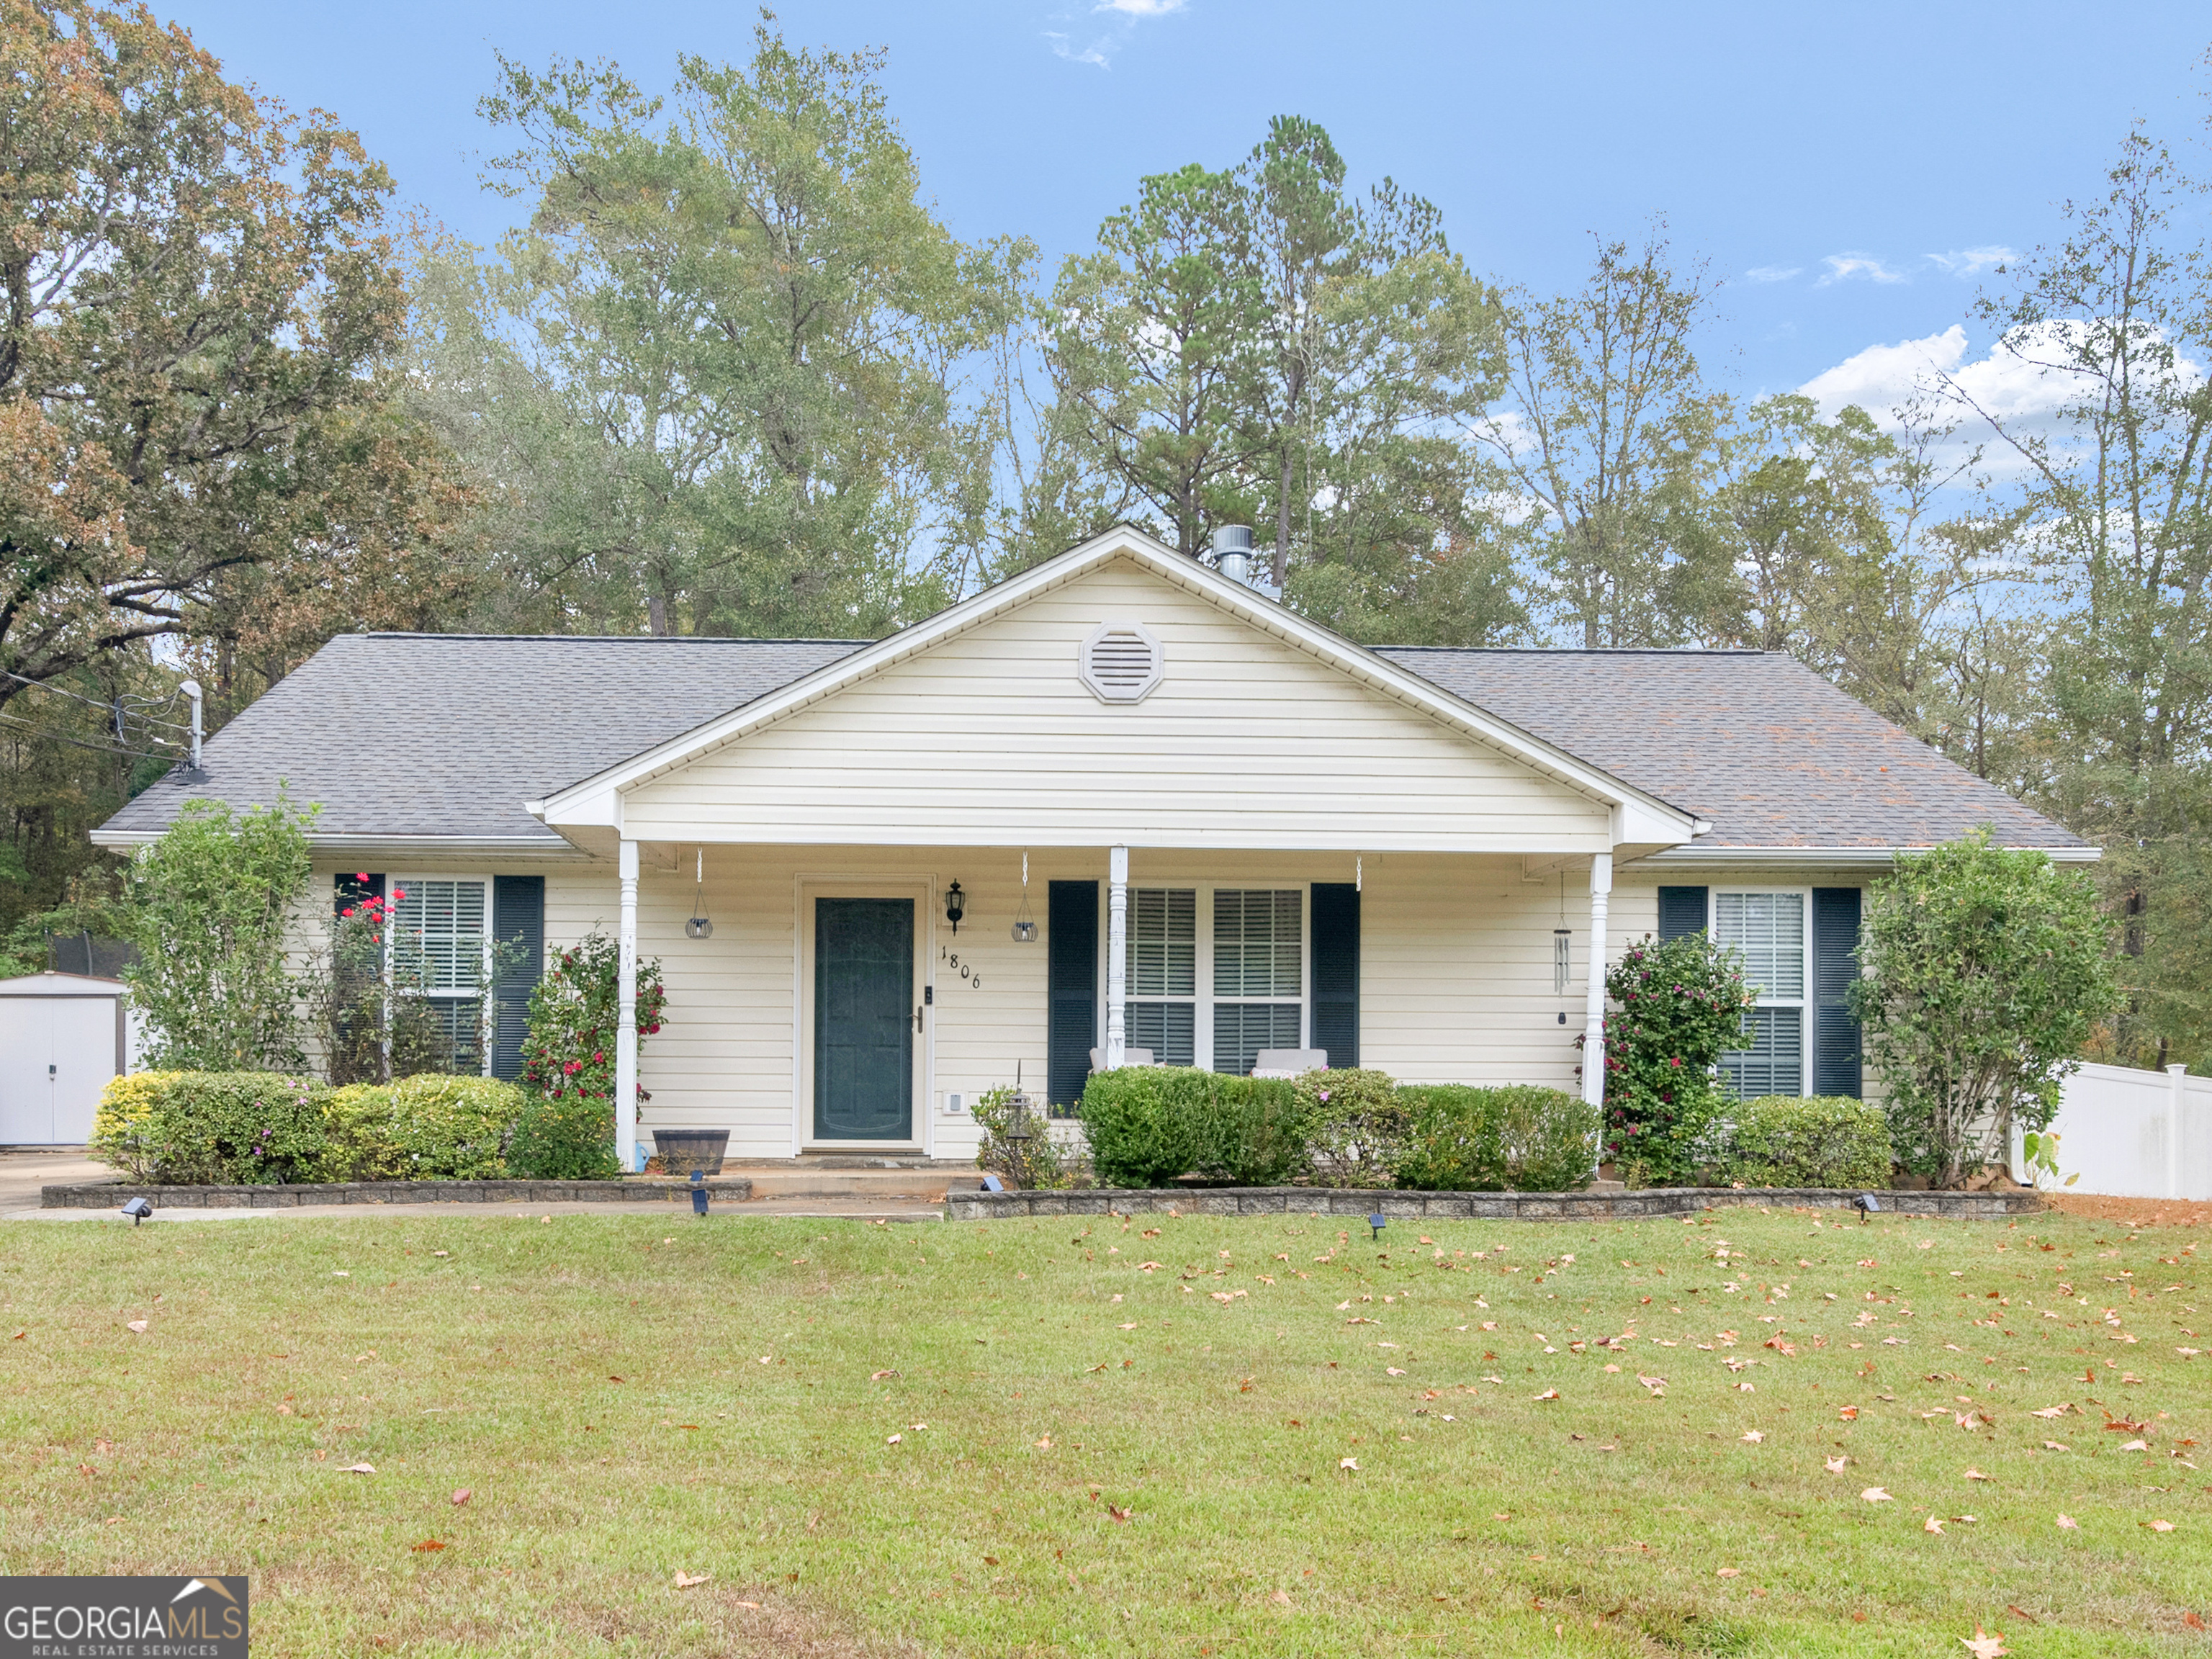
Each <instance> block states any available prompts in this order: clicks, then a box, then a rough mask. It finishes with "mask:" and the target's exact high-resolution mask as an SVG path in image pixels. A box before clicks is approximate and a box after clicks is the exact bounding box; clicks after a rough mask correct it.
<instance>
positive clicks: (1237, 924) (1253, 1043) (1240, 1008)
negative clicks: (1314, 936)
mask: <svg viewBox="0 0 2212 1659" xmlns="http://www.w3.org/2000/svg"><path fill="white" fill-rule="evenodd" d="M1304 921H1305V893H1304V890H1302V889H1300V888H1296V887H1288V888H1273V887H1217V888H1216V889H1214V892H1213V995H1214V999H1215V1000H1214V1004H1213V1069H1214V1070H1215V1071H1217V1072H1231V1073H1238V1074H1240V1075H1241V1074H1243V1073H1248V1072H1249V1071H1250V1070H1251V1069H1252V1067H1253V1066H1254V1064H1255V1062H1256V1060H1257V1059H1258V1056H1259V1053H1260V1050H1261V1049H1262V1048H1300V1047H1303V1046H1304V1045H1303V1044H1302V1043H1301V1042H1300V1041H1299V1038H1300V1036H1302V1035H1303V1031H1304V1023H1305V1022H1304V1013H1305V1005H1304V1000H1303V999H1304V994H1305V949H1304ZM1262 998H1267V999H1281V998H1288V999H1291V1000H1287V1001H1282V1000H1266V1001H1262V1000H1259V999H1262ZM1231 999H1233V1000H1231Z"/></svg>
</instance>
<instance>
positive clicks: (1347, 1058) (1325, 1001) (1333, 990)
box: [1313, 881, 1359, 1069]
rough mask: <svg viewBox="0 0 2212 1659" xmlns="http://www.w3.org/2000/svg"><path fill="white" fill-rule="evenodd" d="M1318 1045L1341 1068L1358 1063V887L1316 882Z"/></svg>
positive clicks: (1315, 1041) (1315, 1010)
mask: <svg viewBox="0 0 2212 1659" xmlns="http://www.w3.org/2000/svg"><path fill="white" fill-rule="evenodd" d="M1313 1047H1315V1048H1325V1049H1327V1050H1328V1063H1329V1065H1330V1066H1334V1067H1336V1068H1338V1069H1344V1068H1346V1067H1350V1066H1357V1065H1358V1064H1359V889H1358V887H1356V886H1354V885H1353V884H1352V883H1350V882H1348V881H1317V882H1316V883H1315V884H1313Z"/></svg>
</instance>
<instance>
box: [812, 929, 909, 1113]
mask: <svg viewBox="0 0 2212 1659" xmlns="http://www.w3.org/2000/svg"><path fill="white" fill-rule="evenodd" d="M915 1012H916V1011H915V994H914V901H913V900H912V899H910V898H817V899H816V900H815V901H814V1135H815V1139H817V1140H911V1139H914V1036H915V1030H914V1028H915Z"/></svg>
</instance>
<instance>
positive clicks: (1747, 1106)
mask: <svg viewBox="0 0 2212 1659" xmlns="http://www.w3.org/2000/svg"><path fill="white" fill-rule="evenodd" d="M1729 1119H1730V1120H1731V1124H1730V1127H1729V1130H1728V1132H1727V1133H1726V1134H1725V1135H1724V1136H1723V1137H1722V1138H1721V1151H1720V1157H1719V1162H1718V1165H1717V1169H1716V1170H1715V1173H1716V1174H1717V1176H1719V1178H1720V1180H1721V1181H1722V1182H1723V1183H1727V1182H1737V1181H1741V1182H1743V1184H1744V1185H1745V1186H1747V1187H1875V1188H1886V1187H1887V1186H1888V1185H1889V1121H1888V1120H1887V1118H1886V1117H1884V1116H1883V1115H1882V1110H1881V1107H1879V1106H1874V1105H1869V1103H1867V1102H1865V1101H1863V1100H1852V1099H1850V1098H1848V1097H1844V1096H1840V1095H1814V1096H1813V1097H1810V1098H1801V1097H1798V1096H1796V1095H1761V1096H1760V1097H1759V1098H1758V1099H1756V1100H1747V1101H1744V1102H1742V1103H1740V1104H1738V1105H1736V1106H1735V1107H1734V1108H1732V1109H1730V1110H1729Z"/></svg>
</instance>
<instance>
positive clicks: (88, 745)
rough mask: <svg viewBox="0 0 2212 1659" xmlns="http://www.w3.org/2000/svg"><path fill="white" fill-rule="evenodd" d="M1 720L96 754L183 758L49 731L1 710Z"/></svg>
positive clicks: (146, 758) (152, 758)
mask: <svg viewBox="0 0 2212 1659" xmlns="http://www.w3.org/2000/svg"><path fill="white" fill-rule="evenodd" d="M0 722H4V723H5V724H7V725H9V726H15V727H16V728H18V729H19V730H21V731H22V732H24V733H25V734H26V735H27V736H30V737H33V738H52V740H53V741H54V742H56V743H66V744H73V745H74V746H76V748H79V749H89V750H92V752H93V753H94V754H95V755H119V756H121V757H124V758H125V759H127V760H160V759H168V760H178V759H181V758H182V756H181V755H180V754H177V753H171V754H168V755H166V756H165V755H164V754H163V753H162V751H161V750H158V749H125V748H122V747H120V746H119V745H118V744H111V743H94V742H93V741H92V740H91V739H90V738H74V737H71V736H70V734H69V733H68V732H49V731H46V729H45V728H44V727H42V726H33V725H32V724H31V722H30V721H28V720H25V719H23V718H22V717H21V715H19V714H8V713H6V712H5V711H0Z"/></svg>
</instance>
